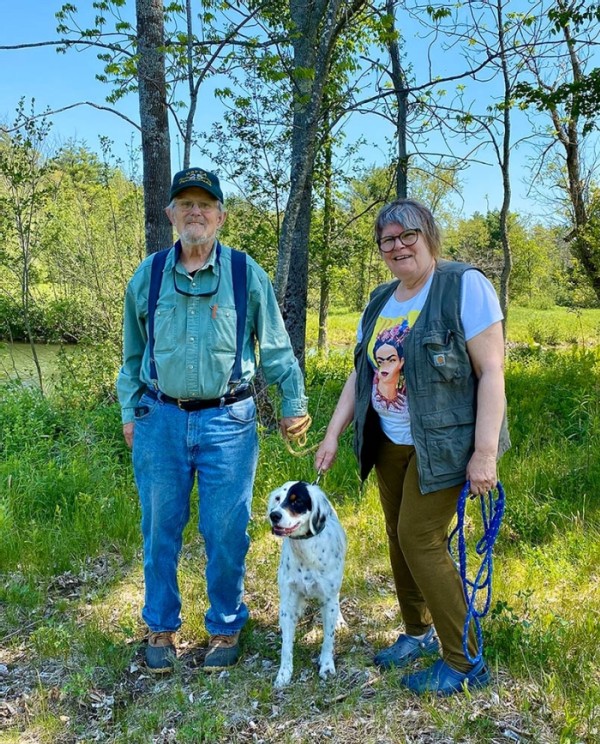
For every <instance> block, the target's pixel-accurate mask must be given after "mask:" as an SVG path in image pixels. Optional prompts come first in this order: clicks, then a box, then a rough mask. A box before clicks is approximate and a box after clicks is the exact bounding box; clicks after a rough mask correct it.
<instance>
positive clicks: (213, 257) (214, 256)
mask: <svg viewBox="0 0 600 744" xmlns="http://www.w3.org/2000/svg"><path fill="white" fill-rule="evenodd" d="M220 255H221V243H220V242H219V241H218V240H215V242H214V244H213V247H212V250H211V252H210V254H209V256H208V258H207V259H206V263H205V264H204V266H203V267H202V269H201V271H204V269H208V268H211V269H212V270H213V271H214V270H215V264H218V263H219V258H220ZM180 258H181V240H179V239H178V240H176V241H175V244H174V245H173V266H174V267H177V264H178V263H179V259H180Z"/></svg>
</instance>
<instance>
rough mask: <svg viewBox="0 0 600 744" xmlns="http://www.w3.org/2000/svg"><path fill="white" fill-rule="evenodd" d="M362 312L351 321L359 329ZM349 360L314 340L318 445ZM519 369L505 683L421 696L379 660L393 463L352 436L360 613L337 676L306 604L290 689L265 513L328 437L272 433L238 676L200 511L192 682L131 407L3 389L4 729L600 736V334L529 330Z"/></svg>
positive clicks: (499, 555)
mask: <svg viewBox="0 0 600 744" xmlns="http://www.w3.org/2000/svg"><path fill="white" fill-rule="evenodd" d="M349 327H350V324H348V323H346V322H344V321H343V319H341V320H340V328H342V329H343V330H342V333H341V336H340V339H341V340H340V346H341V347H343V346H345V345H346V334H347V331H348V329H349ZM562 341H565V339H562ZM350 368H351V358H350V354H349V353H348V352H347V351H340V352H336V353H333V352H332V353H331V355H330V356H329V357H328V358H327V359H324V358H321V357H319V356H318V355H316V354H314V355H310V356H309V357H308V361H307V385H308V389H309V394H310V405H311V414H312V415H313V419H314V423H313V429H312V431H311V433H310V435H309V443H308V444H309V446H310V445H313V444H316V443H317V442H318V441H319V438H320V436H322V434H323V432H324V428H325V426H326V423H327V420H328V417H329V415H330V414H331V412H332V410H333V407H334V405H335V402H336V399H337V396H338V394H339V391H340V390H341V387H342V384H343V382H344V380H345V378H346V376H347V374H348V372H349V370H350ZM506 377H507V397H508V400H509V418H510V428H511V437H512V441H513V447H512V449H511V450H510V451H509V453H507V455H506V456H505V457H504V458H503V461H502V463H501V478H502V481H503V484H504V486H505V490H506V493H507V507H506V515H505V520H504V523H503V526H502V529H501V532H500V536H499V540H498V543H497V546H496V560H495V571H494V597H493V603H492V610H491V612H490V614H489V616H488V617H487V618H486V620H485V621H484V629H485V651H486V657H487V659H488V662H489V663H490V666H491V667H492V669H493V670H494V674H495V683H494V685H493V687H492V688H490V690H486V691H483V692H481V693H478V694H477V695H476V696H462V697H459V698H453V699H452V700H451V701H436V700H429V699H424V700H417V699H415V698H413V697H412V696H410V695H408V694H407V693H406V692H404V691H403V690H402V689H401V687H400V686H399V685H398V680H399V674H398V673H397V672H391V673H390V674H387V675H384V676H381V677H379V676H378V675H376V674H375V673H374V672H373V669H372V667H371V666H370V659H371V657H372V653H373V651H374V649H376V648H379V647H381V646H382V645H384V644H386V643H388V642H390V641H391V640H393V639H394V638H395V635H396V633H397V632H398V630H397V629H398V625H399V622H400V621H399V617H398V613H397V607H396V601H395V599H394V596H393V584H392V580H391V576H390V571H389V567H388V559H387V553H386V550H387V548H386V541H385V535H384V530H383V521H382V518H381V514H380V509H379V505H378V498H377V493H376V489H375V487H374V483H373V482H372V481H369V482H368V483H367V484H366V486H365V487H364V488H363V489H362V490H361V488H360V484H359V481H358V477H357V473H356V465H355V461H354V457H353V455H352V452H351V448H350V434H349V433H347V434H346V435H345V436H344V440H343V443H342V447H341V450H340V454H339V457H338V460H337V462H336V464H335V466H334V468H333V469H332V470H331V471H329V472H328V473H327V474H326V476H324V479H323V483H324V487H325V489H326V490H327V492H328V494H329V496H330V498H331V499H332V501H333V502H334V503H335V505H336V508H337V509H338V513H339V514H340V518H341V520H342V522H343V524H344V525H345V527H346V530H347V532H348V538H349V550H348V559H347V566H346V572H345V580H344V586H343V590H342V608H343V612H344V614H345V616H346V620H347V622H348V630H347V631H346V632H344V633H342V634H341V635H340V637H339V639H338V670H339V674H338V677H337V678H336V680H334V681H332V682H331V683H330V684H328V685H324V684H322V683H320V682H319V680H318V678H317V677H316V675H315V673H314V667H313V664H312V661H311V658H312V657H313V656H314V655H315V654H316V653H317V652H318V647H319V634H318V633H316V634H315V632H314V631H313V630H311V624H310V623H308V622H306V623H304V624H303V625H301V627H300V628H299V631H298V637H297V644H296V652H295V659H296V671H295V675H294V682H293V684H292V686H291V688H290V690H289V691H288V692H284V693H277V694H275V693H274V692H273V690H272V687H271V685H272V680H273V678H274V676H275V670H276V665H277V661H278V653H279V639H278V632H277V605H278V598H277V590H276V581H275V574H276V570H277V562H278V557H279V549H280V544H279V543H278V541H277V540H276V539H275V538H273V537H272V536H271V535H270V533H269V530H268V526H267V524H266V520H265V518H264V512H265V508H266V500H267V495H268V493H269V491H270V490H271V489H272V488H273V487H275V486H276V485H279V484H280V483H281V482H282V481H283V480H287V479H295V478H304V479H307V480H313V479H314V477H315V473H314V469H313V466H312V456H311V455H308V456H305V457H302V456H298V457H296V456H293V455H292V454H290V453H289V452H288V451H287V450H286V449H285V448H284V447H283V445H282V443H281V440H280V439H279V437H278V436H277V434H272V433H267V432H262V434H261V439H262V444H261V458H260V463H259V470H258V475H257V481H256V491H255V501H254V517H253V520H252V523H251V526H250V532H251V537H252V546H251V550H250V554H249V557H248V576H247V582H246V592H247V599H248V602H249V605H250V608H251V613H252V619H251V622H250V623H249V625H248V627H247V628H246V630H245V632H244V635H243V643H244V646H245V652H246V653H245V659H246V660H245V662H244V663H243V664H242V665H240V666H239V667H238V668H236V669H235V670H233V671H231V672H229V673H228V674H226V675H224V676H221V677H217V678H215V677H208V678H207V677H205V676H203V675H202V674H201V673H198V672H197V671H196V664H197V663H198V658H199V655H200V656H201V648H202V646H203V644H204V643H205V640H206V633H205V630H204V624H203V615H204V611H205V609H206V599H205V584H204V572H203V567H204V563H203V555H202V544H201V540H200V539H199V538H198V536H197V534H196V531H195V526H194V525H195V524H196V514H195V513H194V514H193V515H192V518H191V520H190V524H189V526H188V528H187V530H186V540H185V545H184V551H183V555H182V565H181V572H180V575H181V589H182V593H183V597H184V625H183V627H182V630H181V632H180V648H181V650H180V662H179V663H178V668H177V670H176V673H175V675H173V677H172V678H170V679H169V680H163V681H158V682H157V681H155V680H151V679H148V677H147V675H144V674H143V672H142V671H141V669H140V658H141V656H140V655H141V651H140V648H139V639H140V637H141V635H142V633H143V627H142V625H141V622H140V620H139V609H140V606H141V602H142V597H143V585H142V578H141V568H140V537H139V529H138V521H139V514H138V505H137V499H136V495H135V490H134V487H133V482H132V476H131V467H130V457H129V452H128V450H127V449H126V447H125V445H124V443H123V442H122V439H121V427H120V421H119V412H118V409H117V407H116V405H115V404H114V403H109V402H104V403H102V402H100V403H94V404H92V405H87V406H86V405H85V397H84V396H78V397H77V398H76V399H75V403H73V401H71V402H69V401H68V400H67V397H66V396H64V395H58V396H54V397H50V398H46V399H44V398H41V397H40V396H39V395H37V394H36V393H35V391H33V390H28V389H22V388H17V387H10V386H8V387H5V388H3V389H2V391H1V393H0V572H1V581H0V634H1V635H2V637H3V638H4V640H3V641H2V642H1V644H0V665H1V664H5V665H6V666H7V669H8V678H9V680H11V681H10V683H9V684H8V686H7V685H4V689H5V690H6V689H8V690H9V692H10V699H11V705H12V710H13V714H12V716H11V717H9V719H8V723H5V725H4V732H5V733H0V741H4V740H6V741H18V740H20V738H21V737H25V738H26V739H27V740H37V741H52V742H54V741H56V742H58V741H75V740H77V741H92V740H94V741H97V740H100V741H115V742H117V741H118V742H121V741H122V742H125V741H131V742H150V741H177V742H197V741H209V742H221V741H223V742H225V741H234V742H235V741H239V742H245V741H282V742H285V741H309V740H311V739H317V740H323V741H324V740H327V741H337V742H358V741H361V742H376V741H394V742H396V741H397V742H403V741H407V742H408V741H419V740H420V739H419V738H418V736H420V735H421V733H422V732H427V731H429V732H430V733H431V740H448V741H470V742H489V741H492V740H501V739H500V738H498V737H500V736H501V732H502V731H505V732H509V734H510V732H512V735H513V738H514V737H515V736H522V737H524V738H526V739H527V740H529V741H535V742H538V741H539V742H545V741H547V742H563V743H564V744H567V742H572V743H573V744H574V743H575V742H586V743H587V742H590V743H591V742H593V741H597V740H598V732H599V731H600V677H599V663H598V662H599V658H598V648H599V646H600V623H599V622H598V618H599V616H600V591H599V587H598V581H599V579H598V565H599V562H600V539H599V538H600V498H599V496H598V483H599V482H600V454H599V453H600V394H599V393H600V389H599V387H600V351H599V350H598V348H596V347H594V348H589V347H587V346H586V347H584V346H583V345H581V344H579V345H577V346H572V347H569V348H562V349H560V350H544V349H543V348H541V347H537V346H516V347H514V348H512V349H511V351H510V354H509V357H508V360H507V376H506ZM194 509H195V507H194ZM468 527H469V535H470V540H471V542H472V541H473V540H474V539H475V538H476V537H477V534H478V531H479V530H480V529H481V526H480V524H479V521H478V514H477V509H476V504H475V503H470V504H469V511H468ZM469 557H470V559H473V557H474V556H473V553H472V552H471V553H470V554H469ZM0 669H1V666H0ZM11 675H12V676H11ZM5 677H6V674H5ZM2 684H3V678H2V673H1V672H0V686H1V685H2ZM19 685H21V687H22V688H23V690H22V694H21V693H19ZM0 710H1V708H0ZM15 711H16V712H15ZM3 736H4V737H8V738H3ZM253 737H254V738H253Z"/></svg>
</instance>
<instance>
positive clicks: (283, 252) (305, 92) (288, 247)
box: [275, 0, 343, 363]
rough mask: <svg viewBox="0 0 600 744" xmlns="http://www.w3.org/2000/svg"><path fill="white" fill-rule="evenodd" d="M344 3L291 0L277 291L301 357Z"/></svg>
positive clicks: (284, 315) (292, 339)
mask: <svg viewBox="0 0 600 744" xmlns="http://www.w3.org/2000/svg"><path fill="white" fill-rule="evenodd" d="M341 5H343V3H341V0H290V15H291V19H292V22H293V23H294V26H295V29H296V32H295V33H294V34H293V37H292V43H293V47H294V73H293V79H292V85H293V86H294V115H293V122H292V138H291V162H290V166H291V169H290V172H291V179H290V193H289V197H288V202H287V206H286V210H285V215H284V218H283V224H282V228H281V237H280V240H279V254H278V259H277V271H276V275H275V292H276V293H277V299H278V302H279V305H280V307H282V312H283V317H284V320H285V323H286V327H287V329H288V333H289V334H290V339H291V341H292V346H293V348H294V352H295V354H296V356H297V357H298V359H299V360H300V361H301V363H303V360H304V347H305V336H306V300H307V293H308V240H309V237H310V206H311V196H312V183H313V172H314V164H315V154H316V151H317V135H318V127H319V119H320V116H321V113H322V104H323V95H324V88H325V83H326V81H327V76H328V74H329V68H330V60H331V52H332V49H333V45H334V43H335V39H336V34H337V32H338V29H337V26H336V22H337V16H338V12H339V9H340V6H341ZM308 70H312V74H307V71H308ZM291 265H293V272H292V274H291V275H290V266H291Z"/></svg>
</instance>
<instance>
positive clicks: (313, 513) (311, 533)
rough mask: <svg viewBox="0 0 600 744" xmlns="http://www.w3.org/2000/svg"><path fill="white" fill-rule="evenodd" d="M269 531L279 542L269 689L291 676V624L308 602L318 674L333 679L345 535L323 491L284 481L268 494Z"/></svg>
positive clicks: (340, 621)
mask: <svg viewBox="0 0 600 744" xmlns="http://www.w3.org/2000/svg"><path fill="white" fill-rule="evenodd" d="M267 514H268V518H269V521H270V522H271V531H272V532H273V534H274V535H276V536H277V537H282V538H283V545H282V549H281V558H280V561H279V570H278V572H277V583H278V586H279V626H280V628H281V664H280V667H279V672H278V674H277V677H276V679H275V687H276V688H282V687H285V686H286V685H287V684H289V682H290V680H291V678H292V672H293V650H294V636H295V632H296V624H297V622H298V620H299V619H300V617H301V616H302V613H303V611H304V609H305V607H306V604H307V602H308V600H309V599H316V600H318V602H319V605H320V610H321V617H322V622H323V644H322V647H321V654H320V656H319V676H320V677H321V678H322V679H327V677H328V676H329V675H335V663H334V660H333V648H334V641H335V631H336V629H337V628H340V627H343V626H345V622H344V618H343V617H342V614H341V612H340V588H341V585H342V578H343V574H344V560H345V556H346V533H345V532H344V528H343V527H342V525H341V523H340V521H339V519H338V517H337V514H336V512H335V509H334V508H333V506H332V505H331V504H330V503H329V501H328V500H327V497H326V496H325V494H324V493H323V491H322V490H321V489H320V488H319V487H318V486H317V485H314V484H308V483H306V482H304V481H288V482H287V483H284V484H283V485H282V486H280V487H279V488H276V489H275V490H274V491H272V492H271V494H270V495H269V503H268V508H267Z"/></svg>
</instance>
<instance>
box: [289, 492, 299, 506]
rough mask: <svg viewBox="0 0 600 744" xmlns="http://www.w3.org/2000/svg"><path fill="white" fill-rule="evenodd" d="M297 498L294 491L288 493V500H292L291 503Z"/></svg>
mask: <svg viewBox="0 0 600 744" xmlns="http://www.w3.org/2000/svg"><path fill="white" fill-rule="evenodd" d="M297 498H298V497H297V496H296V494H295V493H290V495H289V500H290V501H291V502H292V504H293V503H294V501H296V499H297Z"/></svg>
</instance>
